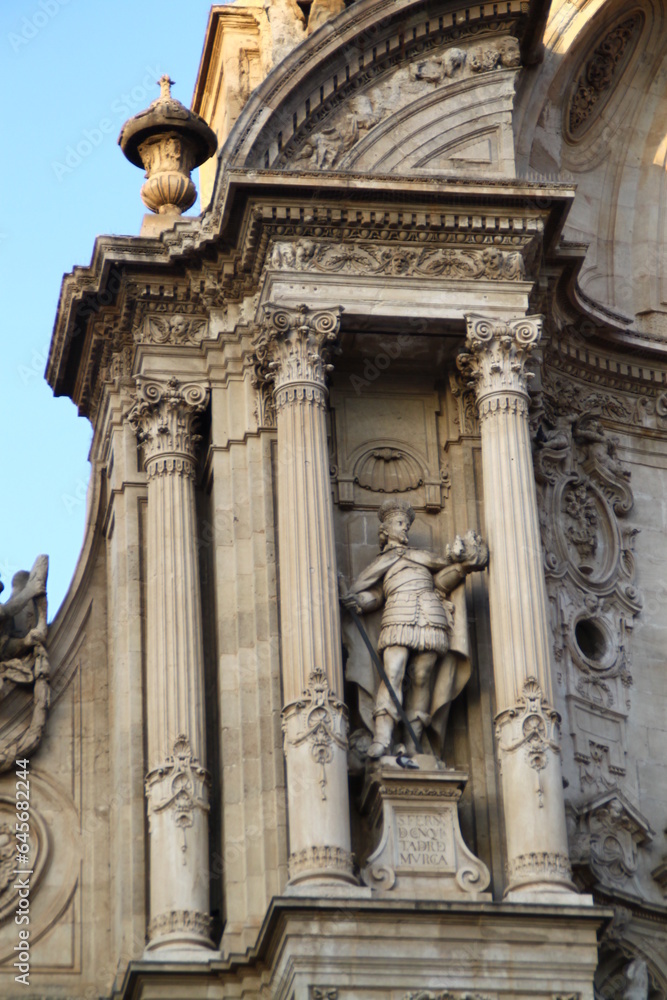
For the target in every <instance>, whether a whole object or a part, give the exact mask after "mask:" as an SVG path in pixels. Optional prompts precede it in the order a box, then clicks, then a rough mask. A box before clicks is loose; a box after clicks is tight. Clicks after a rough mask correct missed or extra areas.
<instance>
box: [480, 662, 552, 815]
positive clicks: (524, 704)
mask: <svg viewBox="0 0 667 1000" xmlns="http://www.w3.org/2000/svg"><path fill="white" fill-rule="evenodd" d="M559 724H560V716H559V715H558V712H556V711H555V710H554V709H552V708H550V707H549V706H548V705H547V704H546V702H545V701H544V696H543V694H542V690H541V688H540V686H539V684H538V683H537V681H536V680H535V678H534V677H529V678H528V680H527V681H526V683H525V685H524V688H523V692H522V695H521V698H520V699H519V703H518V705H517V706H516V708H513V709H510V710H508V711H506V712H502V713H501V714H500V715H499V716H498V718H497V720H496V737H497V740H498V749H499V751H500V754H501V758H500V759H501V761H502V756H503V755H506V754H511V753H516V752H517V751H518V750H523V752H524V754H525V755H526V758H527V761H528V764H529V766H530V767H532V768H533V770H534V771H536V772H537V796H538V806H539V807H540V808H543V806H544V801H543V799H544V790H543V788H542V778H541V772H542V771H543V770H544V769H545V767H546V766H547V764H548V754H549V753H555V754H560V744H559V742H558V736H559Z"/></svg>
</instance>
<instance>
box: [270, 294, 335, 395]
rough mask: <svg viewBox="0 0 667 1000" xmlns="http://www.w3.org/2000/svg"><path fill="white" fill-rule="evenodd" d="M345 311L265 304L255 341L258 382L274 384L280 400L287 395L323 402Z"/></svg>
mask: <svg viewBox="0 0 667 1000" xmlns="http://www.w3.org/2000/svg"><path fill="white" fill-rule="evenodd" d="M342 311H343V310H342V308H341V307H337V308H336V309H309V308H308V306H305V305H303V306H298V307H297V308H296V309H285V308H282V307H278V306H274V305H267V306H265V307H264V323H263V324H262V327H261V329H260V332H259V335H258V337H257V339H256V340H255V358H256V370H257V376H258V381H260V382H263V383H266V382H272V383H273V386H274V393H275V396H276V401H277V403H279V404H280V402H287V401H288V397H289V398H308V399H311V400H315V401H318V402H319V401H324V399H325V396H326V377H327V373H328V372H329V371H331V367H332V366H331V365H330V364H329V363H328V362H329V357H330V354H331V351H332V349H333V347H334V346H335V344H336V341H337V340H338V334H339V332H340V317H341V313H342ZM283 397H285V398H284V399H283Z"/></svg>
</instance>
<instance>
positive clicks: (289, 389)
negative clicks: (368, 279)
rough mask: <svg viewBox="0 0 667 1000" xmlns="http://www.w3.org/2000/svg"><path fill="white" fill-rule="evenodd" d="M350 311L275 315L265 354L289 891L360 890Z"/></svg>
mask: <svg viewBox="0 0 667 1000" xmlns="http://www.w3.org/2000/svg"><path fill="white" fill-rule="evenodd" d="M339 327H340V310H337V311H310V310H309V309H308V308H307V307H306V306H302V307H300V308H299V309H278V308H276V307H273V306H267V307H266V318H265V323H264V326H263V328H262V331H261V333H260V335H259V337H258V340H257V344H256V350H257V356H258V359H259V361H260V369H261V371H262V372H263V375H264V377H265V378H266V379H269V380H270V381H271V382H272V383H273V396H274V402H275V408H276V425H277V431H278V552H279V567H280V569H279V572H280V625H281V643H282V646H281V649H282V680H283V697H284V708H283V713H282V717H283V733H284V750H285V757H286V761H287V801H288V810H289V838H290V859H289V871H290V884H291V885H297V884H301V883H307V882H318V883H330V884H331V883H334V884H336V883H338V884H340V883H348V884H349V883H354V882H355V879H354V877H353V874H352V855H351V853H350V820H349V802H348V785H347V754H346V750H347V714H346V709H345V705H344V704H343V702H342V700H341V697H342V693H343V666H342V659H341V633H340V618H339V610H338V587H337V576H336V559H335V550H334V533H333V508H332V501H331V486H330V478H329V460H328V450H327V432H326V406H327V388H326V372H327V370H328V368H329V367H330V366H329V365H328V364H327V359H328V355H329V352H330V350H331V348H332V347H333V346H334V344H335V342H336V339H337V336H338V331H339Z"/></svg>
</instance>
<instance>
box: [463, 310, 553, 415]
mask: <svg viewBox="0 0 667 1000" xmlns="http://www.w3.org/2000/svg"><path fill="white" fill-rule="evenodd" d="M466 322H467V336H466V347H467V349H468V350H467V352H466V353H464V354H460V355H459V357H458V359H457V364H458V366H459V368H460V369H461V371H462V372H463V374H464V375H467V376H468V377H469V378H471V380H472V382H473V383H474V385H475V391H476V393H477V401H478V403H479V407H480V417H482V416H484V415H485V413H486V412H488V410H489V409H498V408H507V407H509V406H514V407H518V408H520V409H522V410H523V409H525V407H526V404H527V401H528V382H529V380H530V379H531V378H532V377H533V376H532V373H531V372H528V371H526V362H527V361H528V358H529V357H530V354H531V352H532V351H533V350H534V349H535V347H536V346H537V345H538V344H539V342H540V338H541V336H542V317H541V316H525V317H523V318H522V319H513V320H509V321H504V320H492V319H488V318H487V317H486V316H475V315H469V316H466ZM510 397H513V399H511V398H510ZM494 400H495V403H494ZM501 400H502V402H501ZM521 400H523V402H521Z"/></svg>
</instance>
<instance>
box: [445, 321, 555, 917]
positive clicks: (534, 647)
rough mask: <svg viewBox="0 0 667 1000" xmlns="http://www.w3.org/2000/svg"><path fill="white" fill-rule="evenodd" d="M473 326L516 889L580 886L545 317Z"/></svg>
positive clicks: (470, 363) (500, 728)
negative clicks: (541, 504) (548, 449)
mask: <svg viewBox="0 0 667 1000" xmlns="http://www.w3.org/2000/svg"><path fill="white" fill-rule="evenodd" d="M467 326H468V332H467V340H466V346H467V349H468V351H469V353H468V354H465V355H463V356H461V357H460V358H459V366H460V367H461V369H462V370H463V371H464V372H466V373H468V374H469V375H471V376H472V379H473V381H474V384H475V389H476V395H477V403H478V408H479V419H480V427H481V438H482V469H483V475H484V508H485V517H486V534H487V540H488V543H489V552H490V556H489V605H490V613H491V638H492V648H493V663H494V677H495V689H496V708H497V715H496V719H495V723H496V740H497V750H498V757H499V763H500V771H501V780H502V789H503V805H504V813H505V833H506V838H507V856H508V873H507V874H508V886H507V891H506V895H508V896H509V897H510V898H511V897H512V895H513V894H516V893H517V892H519V891H530V892H545V891H547V892H552V893H553V892H563V891H567V890H569V891H572V890H573V888H574V887H573V885H572V882H571V872H570V864H569V859H568V847H567V833H566V827H565V807H564V799H563V783H562V776H561V759H560V742H559V741H560V728H559V724H560V718H559V716H558V713H557V712H555V711H554V709H553V707H552V706H553V689H552V675H551V639H550V634H549V620H548V611H547V607H548V606H547V595H546V585H545V581H544V569H543V562H542V547H541V542H540V531H539V520H538V511H537V496H536V490H535V480H534V474H533V463H532V453H531V443H530V434H529V425H528V407H529V396H528V379H529V378H530V373H528V372H527V371H526V370H525V366H526V361H527V359H528V357H529V354H530V352H531V351H532V350H533V348H534V347H535V346H536V345H537V344H538V343H539V340H540V337H541V328H542V324H541V317H537V316H531V317H526V318H525V319H520V320H514V321H511V322H509V323H505V322H494V321H490V320H488V319H486V318H483V317H476V316H469V317H467Z"/></svg>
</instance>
